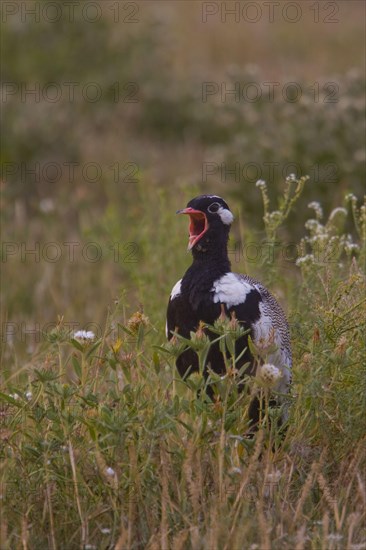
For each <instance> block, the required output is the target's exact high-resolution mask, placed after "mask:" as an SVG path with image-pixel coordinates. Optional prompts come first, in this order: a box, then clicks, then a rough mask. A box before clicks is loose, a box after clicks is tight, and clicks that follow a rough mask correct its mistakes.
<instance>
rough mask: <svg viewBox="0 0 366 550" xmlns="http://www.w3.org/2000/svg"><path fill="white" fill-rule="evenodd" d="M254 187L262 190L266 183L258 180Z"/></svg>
mask: <svg viewBox="0 0 366 550" xmlns="http://www.w3.org/2000/svg"><path fill="white" fill-rule="evenodd" d="M255 186H256V187H259V189H264V188H265V187H266V182H265V181H264V180H258V181H257V182H256V184H255Z"/></svg>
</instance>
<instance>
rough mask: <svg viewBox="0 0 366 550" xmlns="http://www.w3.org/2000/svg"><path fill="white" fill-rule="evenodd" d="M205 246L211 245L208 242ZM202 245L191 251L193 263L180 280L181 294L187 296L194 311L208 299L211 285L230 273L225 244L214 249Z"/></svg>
mask: <svg viewBox="0 0 366 550" xmlns="http://www.w3.org/2000/svg"><path fill="white" fill-rule="evenodd" d="M207 244H208V245H211V243H210V242H208V243H207ZM204 245H205V243H202V245H201V246H197V245H196V246H195V247H194V249H193V250H192V255H193V263H192V265H191V266H190V267H189V268H188V270H187V271H186V273H185V275H184V277H183V280H182V292H184V293H186V294H188V299H189V302H190V303H191V306H192V307H193V309H194V310H197V309H198V307H199V306H200V305H201V304H202V303H203V304H204V303H205V302H206V301H207V300H209V299H210V297H211V289H212V285H213V283H214V282H215V281H216V280H217V279H219V278H220V277H222V276H223V275H225V274H226V273H229V272H230V271H231V266H230V260H229V257H228V254H227V243H226V242H225V244H224V246H216V248H214V247H213V246H212V245H211V246H207V248H205V246H204ZM217 245H219V243H217Z"/></svg>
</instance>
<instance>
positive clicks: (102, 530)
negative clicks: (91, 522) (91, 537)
mask: <svg viewBox="0 0 366 550" xmlns="http://www.w3.org/2000/svg"><path fill="white" fill-rule="evenodd" d="M100 532H101V533H102V534H103V535H109V533H110V532H111V530H110V528H109V527H102V528H101V530H100Z"/></svg>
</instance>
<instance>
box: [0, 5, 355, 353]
mask: <svg viewBox="0 0 366 550" xmlns="http://www.w3.org/2000/svg"><path fill="white" fill-rule="evenodd" d="M1 9H2V54H1V57H2V88H1V90H2V114H3V124H2V147H1V163H2V175H1V186H2V203H1V218H2V242H3V243H2V272H3V277H2V282H3V284H2V319H1V321H2V327H3V329H2V343H3V344H4V343H5V348H4V350H3V352H4V354H5V355H3V358H5V359H10V360H11V361H14V360H19V357H22V355H18V353H19V349H22V350H23V351H24V354H27V353H31V352H33V351H34V347H35V346H37V345H38V343H40V341H41V339H42V332H44V331H46V330H47V327H49V326H51V325H50V324H52V323H55V322H57V319H58V317H59V316H63V317H64V320H65V321H66V322H68V323H70V326H75V328H90V329H94V330H95V331H96V332H98V327H102V326H103V323H104V321H105V318H106V316H107V314H108V309H109V308H110V307H113V304H114V302H115V300H116V299H123V303H124V305H125V308H126V311H127V312H129V311H134V310H136V309H137V308H139V307H141V306H140V304H142V306H143V308H144V311H145V313H146V314H147V315H148V316H149V317H150V319H151V321H152V322H153V324H154V325H155V326H156V327H157V328H158V330H159V329H161V334H160V333H159V338H163V336H162V330H163V324H164V322H165V308H166V303H167V299H168V296H169V293H170V289H171V287H172V286H173V284H174V283H175V282H176V280H177V279H179V278H180V277H181V276H182V273H183V272H184V270H185V269H186V267H187V266H188V265H189V263H190V256H189V255H188V254H187V253H186V245H187V233H188V228H187V220H186V219H184V220H182V219H180V218H176V217H175V211H176V210H177V209H178V208H182V207H183V206H185V204H186V202H187V201H188V200H189V199H190V198H192V196H194V195H196V194H200V193H206V192H208V193H215V194H219V195H222V196H223V197H224V198H225V199H226V200H227V201H228V202H229V204H230V206H231V208H232V210H233V212H234V213H235V216H236V218H237V221H236V223H235V224H234V227H233V230H232V240H231V245H230V246H231V250H233V251H235V250H237V248H235V247H236V246H237V245H238V246H239V249H240V250H241V248H240V247H242V246H243V244H244V243H245V242H254V243H260V242H261V241H262V239H263V238H264V232H263V221H262V215H263V210H262V200H261V197H260V192H259V189H258V188H257V187H256V185H255V183H256V181H257V180H258V179H263V180H265V181H266V182H267V185H268V190H269V194H270V197H271V200H272V201H273V207H274V208H275V207H276V201H277V197H278V196H279V194H280V193H281V190H282V189H283V185H284V179H285V177H286V176H287V175H288V174H290V173H296V174H297V175H298V176H301V175H305V174H308V175H309V176H310V180H309V183H308V185H307V187H306V189H305V191H304V194H303V196H302V198H301V200H300V201H299V202H298V203H297V205H296V210H295V212H294V213H293V214H292V215H291V216H290V217H289V218H288V221H287V226H286V231H284V232H283V234H282V235H281V237H282V238H283V242H285V243H289V242H295V241H296V242H297V241H298V239H299V238H300V237H301V235H302V234H303V231H304V229H303V227H304V221H305V220H306V219H307V218H308V217H309V209H308V208H307V205H308V203H309V202H310V201H314V200H316V201H320V202H321V204H322V205H323V207H324V210H325V212H326V213H329V212H330V211H331V209H332V208H333V207H334V206H338V205H339V204H341V203H342V200H343V197H344V195H345V193H347V192H353V193H355V194H356V195H358V196H361V195H362V192H363V186H364V167H365V139H364V137H365V136H364V108H365V96H364V85H365V82H364V72H363V70H364V61H365V47H364V38H365V28H364V16H365V13H364V11H365V7H364V3H363V2H359V1H356V2H353V1H338V2H284V1H281V2H198V1H197V2H196V1H194V2H190V1H184V2H177V1H175V2H159V1H155V0H154V1H151V2H109V1H105V2H99V3H98V2H79V3H78V2H76V3H74V4H73V3H67V2H66V3H64V2H44V3H43V2H3V3H2V6H1ZM239 256H240V257H239V258H238V257H237V255H235V254H234V255H233V257H232V260H233V261H237V263H238V264H239V265H238V266H234V267H235V269H236V270H238V271H239V270H245V271H247V272H248V273H250V274H252V275H256V276H258V277H260V278H261V279H262V280H264V281H265V280H266V273H265V272H264V271H263V268H262V267H261V266H262V263H261V257H260V255H258V257H255V258H249V259H248V257H245V255H244V254H239ZM295 259H296V258H294V260H295ZM296 277H297V275H296V267H295V265H294V261H292V262H287V263H286V265H285V266H283V279H284V286H283V288H282V299H283V301H284V302H286V292H285V291H284V289H285V288H286V281H287V280H291V281H292V284H293V287H294V289H295V291H296ZM278 292H279V294H281V289H278ZM285 305H286V304H285ZM4 327H5V328H4ZM15 350H18V351H17V352H16V351H15ZM16 358H18V359H16Z"/></svg>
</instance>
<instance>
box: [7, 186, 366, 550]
mask: <svg viewBox="0 0 366 550" xmlns="http://www.w3.org/2000/svg"><path fill="white" fill-rule="evenodd" d="M292 182H293V184H294V186H295V187H296V188H297V189H298V190H300V189H301V187H302V185H303V184H304V181H300V180H297V179H296V178H293V180H292ZM289 183H290V182H288V184H289ZM288 184H287V191H288ZM263 190H264V188H263V184H262V191H263ZM264 202H265V208H266V212H265V217H264V221H265V222H266V220H267V229H268V220H269V219H272V220H273V219H276V220H277V221H278V220H279V217H278V216H279V215H280V216H282V222H284V223H285V218H286V213H287V212H286V209H285V208H280V211H279V212H281V214H276V215H274V216H272V217H271V210H270V209H269V205H268V203H266V199H265V196H264ZM158 204H160V205H161V208H162V209H163V210H164V209H165V207H166V203H165V199H164V197H160V199H159V200H158V202H157V203H156V204H155V203H154V204H153V207H154V211H155V208H156V207H157V205H158ZM282 204H283V205H284V204H286V201H285V202H283V203H282ZM311 206H312V208H313V209H314V208H315V212H316V218H314V219H311V220H309V221H308V222H307V224H306V229H304V236H303V237H302V239H301V242H300V243H299V249H300V250H301V251H302V252H301V256H300V257H299V258H298V261H297V263H298V265H299V268H300V270H301V279H300V280H299V282H298V284H297V290H296V299H295V298H294V299H290V301H289V303H288V310H289V317H290V325H291V330H292V345H293V350H294V374H293V389H292V393H291V396H290V407H289V420H288V426H287V431H286V433H285V435H282V436H280V434H279V431H278V430H279V428H278V427H277V424H276V422H269V423H267V422H264V423H263V424H262V426H261V428H260V429H259V431H258V433H257V434H256V436H255V438H254V439H247V438H246V437H245V432H246V430H247V427H248V418H247V411H248V405H249V397H248V396H246V395H245V394H238V393H237V391H236V387H235V384H236V383H235V377H234V376H233V371H232V370H231V369H229V370H228V373H227V376H225V377H224V378H222V379H221V378H220V377H216V378H213V383H214V384H215V387H216V390H215V391H216V395H217V398H216V400H215V401H214V402H211V401H207V400H206V399H205V398H204V393H203V392H199V391H197V390H199V389H200V387H202V380H201V378H200V376H199V375H196V376H195V377H192V378H191V379H188V380H187V381H182V380H179V379H178V378H177V373H176V370H175V366H174V360H175V356H176V354H177V353H178V352H179V349H180V346H181V345H182V343H181V342H179V341H176V342H173V344H171V343H170V344H167V343H165V341H164V337H163V335H162V330H161V324H160V322H158V323H155V322H152V320H151V318H150V311H149V306H146V304H149V303H150V302H149V300H146V303H144V304H143V305H144V310H143V312H142V310H140V311H136V312H135V313H134V314H133V315H129V314H128V313H127V311H128V308H127V310H126V303H125V299H124V298H123V296H121V297H120V299H119V300H116V303H114V304H113V306H111V307H110V309H109V312H108V315H107V318H106V321H105V323H104V325H103V330H102V331H101V332H100V333H99V334H98V335H97V336H96V337H93V336H92V335H84V337H83V335H77V334H75V333H74V332H73V331H70V330H69V327H68V326H67V325H65V323H64V321H63V320H62V318H60V319H59V323H58V325H57V326H56V327H55V328H54V329H52V330H50V331H48V332H47V334H46V335H45V339H44V341H43V344H42V346H40V347H39V348H38V350H37V352H35V353H34V354H33V355H32V356H31V357H30V358H29V360H28V361H27V362H25V363H21V364H19V365H18V366H17V368H14V366H13V368H9V369H8V370H7V371H6V372H5V373H3V381H2V393H1V399H2V408H1V415H2V428H1V437H2V443H3V445H2V468H1V492H2V515H1V537H2V538H1V548H4V549H8V548H9V549H13V548H51V549H55V548H65V549H66V548H67V549H72V548H80V547H82V548H89V549H90V548H98V549H99V548H116V549H122V548H151V549H153V548H156V549H158V548H170V547H172V548H173V547H174V548H182V549H183V548H210V549H211V548H212V549H214V548H227V549H229V548H243V547H245V548H252V549H253V550H254V549H256V548H258V549H259V548H260V549H265V548H268V549H269V548H275V549H276V548H278V549H282V548H288V549H290V548H291V549H292V548H297V549H302V548H304V549H305V548H322V549H324V550H328V549H344V548H349V549H353V550H356V549H361V548H364V547H365V546H364V545H365V537H366V533H365V480H364V475H363V473H364V468H365V465H366V462H365V458H366V457H365V433H364V432H365V430H364V428H365V422H364V418H363V417H364V405H365V367H364V340H363V334H364V328H365V297H364V290H365V284H364V283H365V274H364V272H363V266H364V260H365V227H366V215H365V214H366V210H365V206H364V205H363V206H361V207H358V205H357V201H356V199H355V198H354V197H353V196H349V197H347V200H346V202H345V204H344V206H342V208H340V209H338V210H337V211H333V212H332V213H331V214H330V216H329V218H328V220H327V221H323V219H322V212H321V205H319V204H315V205H311ZM347 208H348V210H347ZM149 211H150V212H151V208H150V210H149ZM351 212H352V215H353V219H354V224H355V233H356V234H357V239H355V242H352V243H351V242H350V237H349V236H348V235H347V234H344V232H343V225H344V221H345V219H346V216H347V214H350V213H351ZM278 225H279V224H278ZM276 227H277V226H276ZM269 230H270V232H271V231H272V233H271V234H272V236H273V227H271V228H269ZM163 232H164V231H163ZM168 241H169V238H168V237H165V241H164V242H168ZM335 243H336V246H335ZM351 245H352V246H351ZM148 246H152V245H148V243H147V242H146V247H147V248H146V253H150V252H151V249H150V248H148ZM329 250H331V251H332V257H331V258H332V259H334V261H330V259H329ZM176 255H177V258H178V256H179V255H181V254H180V253H179V252H178V251H177V253H176ZM152 261H153V262H154V261H155V260H154V259H153V260H152ZM180 267H181V266H179V268H180ZM276 273H277V278H276ZM170 276H171V274H169V277H170ZM169 277H168V278H169ZM271 277H272V279H273V288H274V289H275V290H276V288H277V289H280V288H281V286H282V282H281V271H280V269H279V267H278V266H277V268H276V266H274V268H273V274H272V275H271ZM171 282H172V281H170V283H171ZM173 282H174V281H173ZM164 284H165V283H164ZM149 285H150V282H149ZM149 285H147V286H149ZM144 292H146V291H144V289H143V288H142V294H143V293H144ZM158 293H159V296H161V295H162V291H161V290H160V289H159V290H158ZM290 296H291V294H290ZM160 309H161V316H163V315H164V309H165V305H164V304H162V305H161V306H160ZM220 330H221V331H223V332H222V334H223V335H224V336H225V337H226V338H231V337H232V336H230V330H229V329H228V327H225V326H224V327H221V329H220ZM228 330H229V332H228ZM89 337H90V338H89ZM189 345H191V346H193V347H194V348H195V349H197V350H198V352H200V351H199V350H202V349H203V348H204V347H205V346H206V345H207V343H206V342H205V341H202V340H200V338H199V337H198V336H197V337H196V338H195V339H193V341H192V343H191V344H189ZM255 383H256V382H255V379H254V380H250V381H248V384H249V385H253V384H255ZM265 411H266V417H269V416H272V417H273V416H276V414H278V412H276V411H275V410H272V409H271V408H268V405H267V406H266V407H265Z"/></svg>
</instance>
